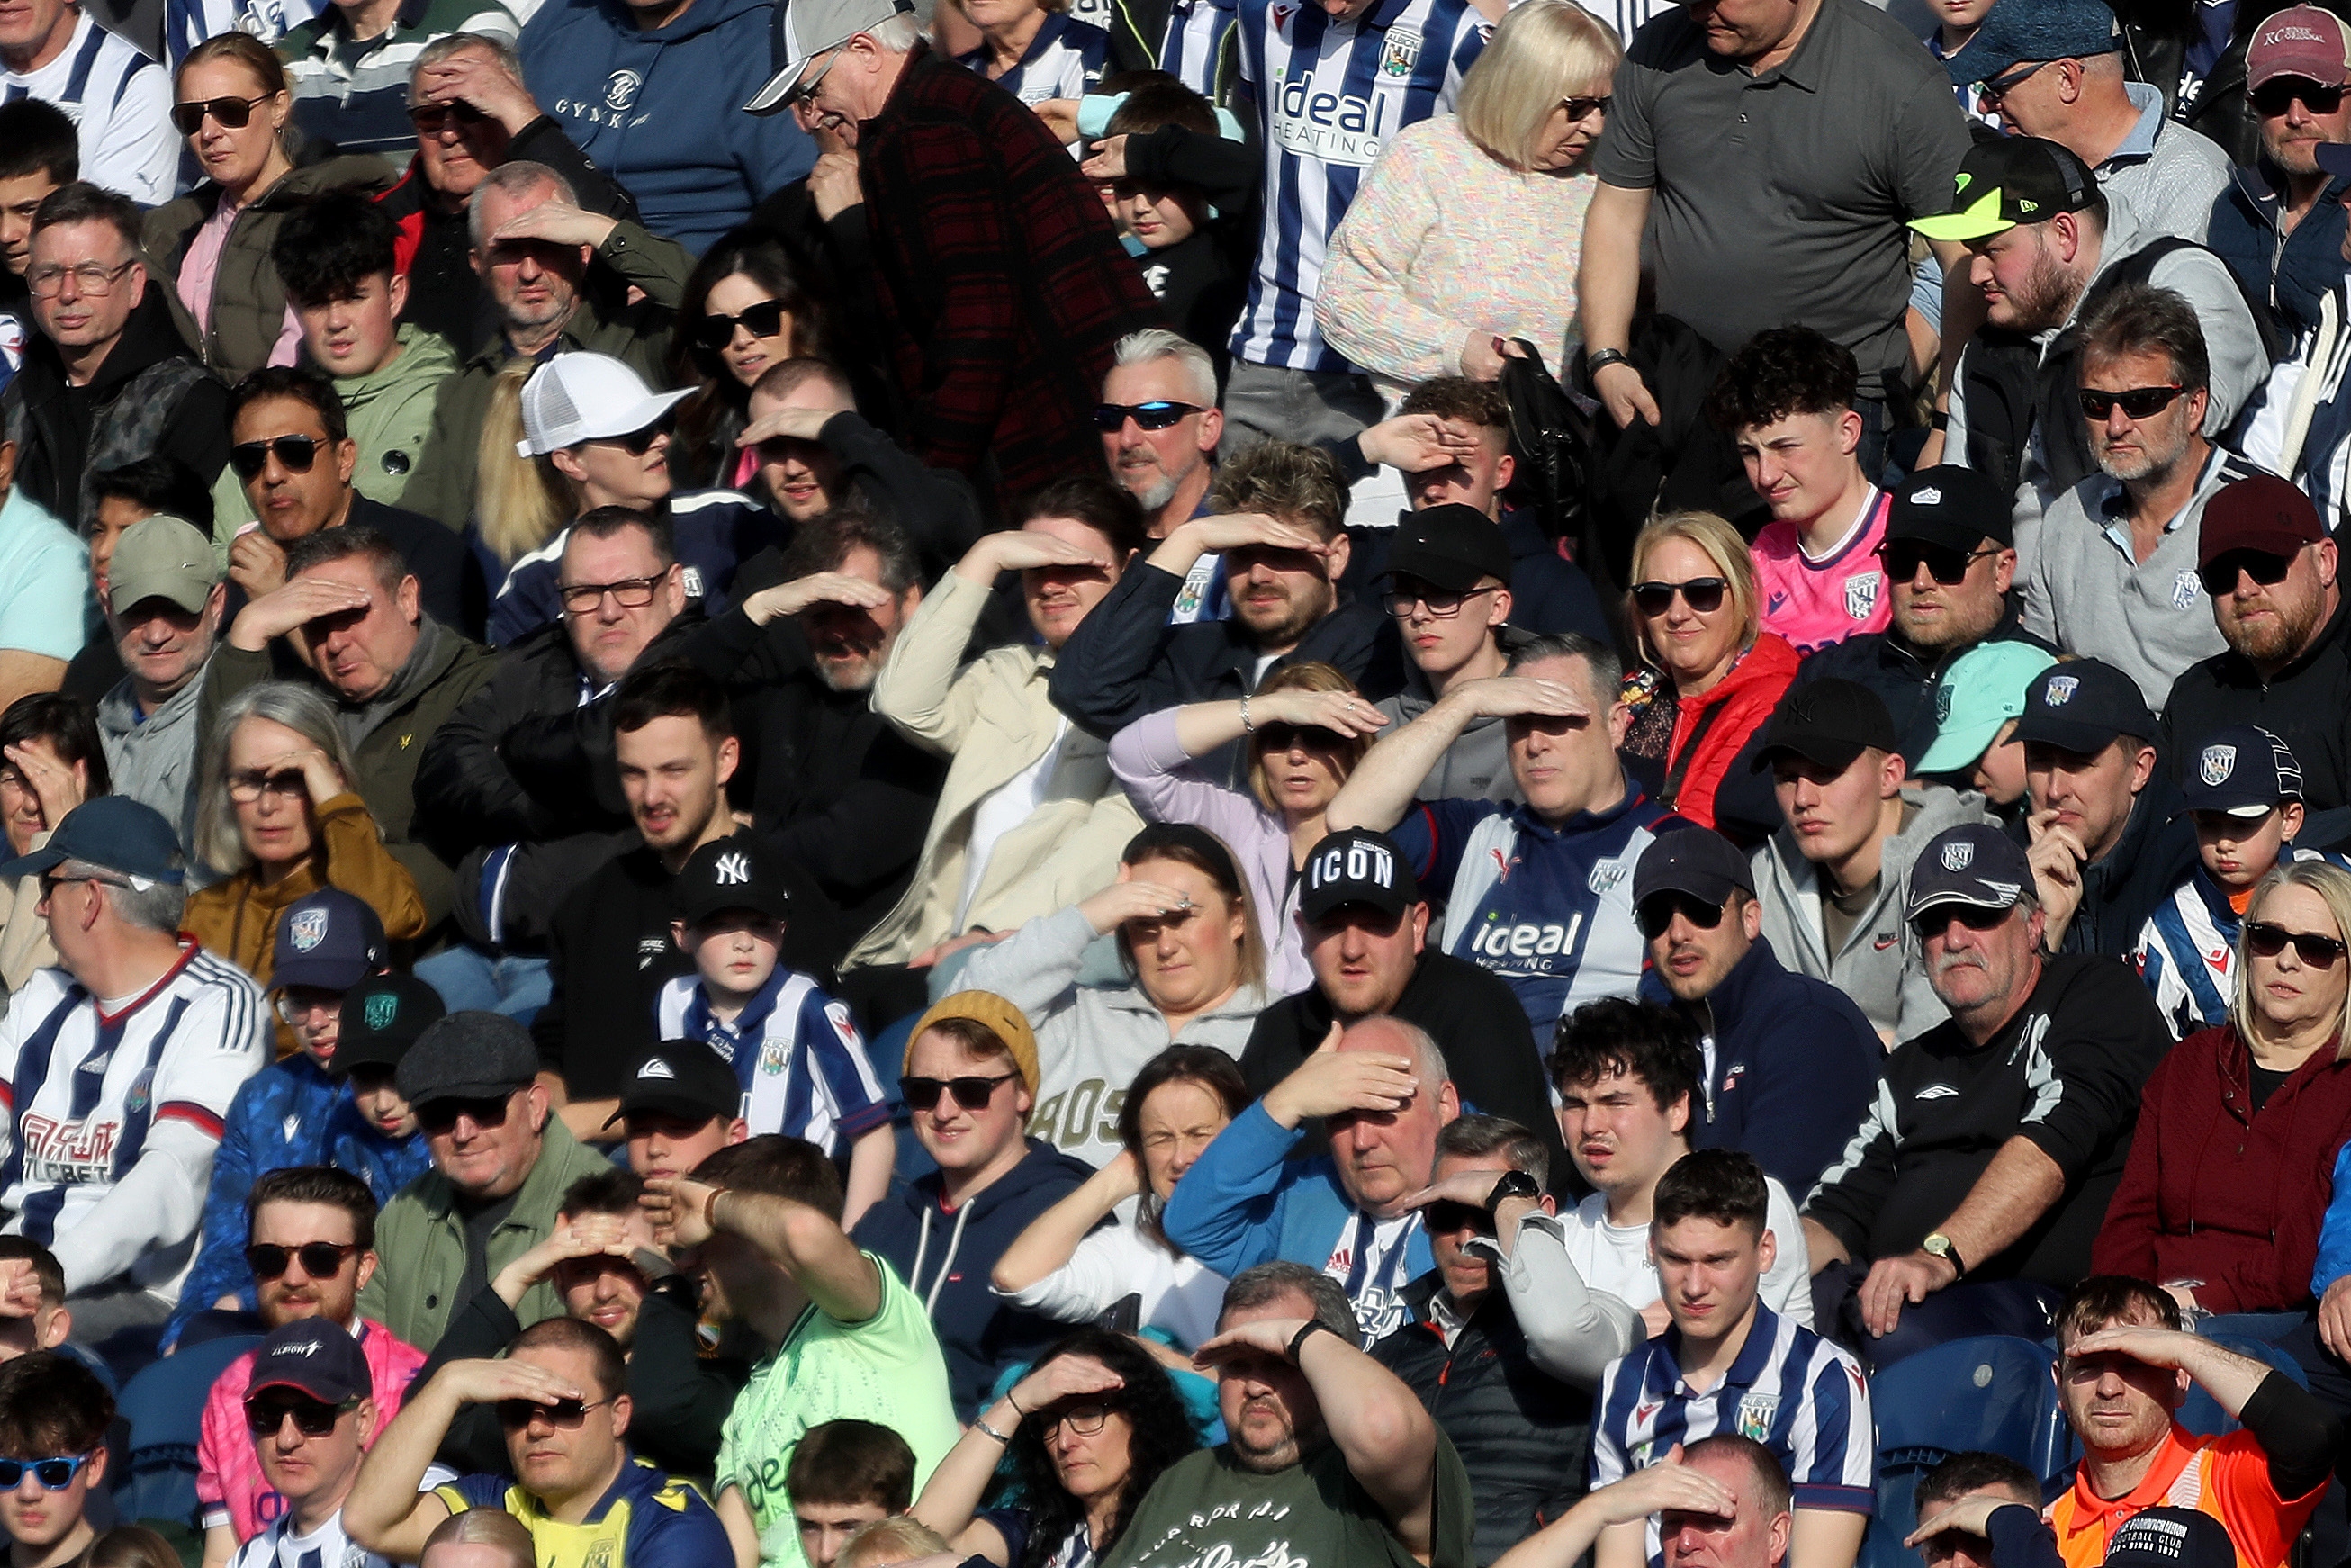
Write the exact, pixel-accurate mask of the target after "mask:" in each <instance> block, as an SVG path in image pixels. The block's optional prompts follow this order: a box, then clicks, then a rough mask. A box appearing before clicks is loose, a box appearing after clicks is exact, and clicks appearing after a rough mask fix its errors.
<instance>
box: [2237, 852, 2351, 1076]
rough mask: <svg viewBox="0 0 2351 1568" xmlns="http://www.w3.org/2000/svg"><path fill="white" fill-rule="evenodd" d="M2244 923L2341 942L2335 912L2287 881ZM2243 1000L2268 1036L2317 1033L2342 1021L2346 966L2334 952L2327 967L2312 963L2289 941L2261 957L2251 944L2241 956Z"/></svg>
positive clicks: (2350, 967) (2349, 973) (2350, 985)
mask: <svg viewBox="0 0 2351 1568" xmlns="http://www.w3.org/2000/svg"><path fill="white" fill-rule="evenodd" d="M2245 918H2246V921H2247V923H2248V924H2250V923H2252V922H2253V921H2256V920H2258V921H2262V922H2264V923H2265V924H2268V925H2278V926H2283V928H2284V929H2285V930H2286V931H2287V932H2288V933H2289V934H2291V935H2293V936H2328V937H2332V938H2334V939H2335V941H2337V942H2340V941H2342V940H2343V928H2342V927H2341V926H2340V925H2336V924H2335V913H2334V911H2332V910H2330V909H2328V908H2327V907H2326V901H2325V899H2323V898H2321V897H2319V896H2318V894H2317V892H2316V890H2315V889H2313V888H2307V887H2303V886H2301V885H2299V884H2297V883H2283V884H2282V885H2280V886H2277V887H2273V888H2272V889H2271V890H2270V894H2269V896H2268V897H2266V898H2263V899H2262V900H2260V901H2259V902H2258V903H2256V904H2254V905H2253V906H2252V909H2250V910H2248V911H2247V912H2246V915H2245ZM2245 969H2246V985H2247V992H2246V994H2247V997H2248V998H2249V999H2250V1000H2251V1002H2252V1009H2253V1014H2254V1016H2255V1017H2256V1018H2258V1019H2261V1020H2262V1025H2263V1027H2264V1028H2265V1029H2266V1030H2267V1031H2268V1032H2269V1033H2270V1034H2271V1035H2272V1036H2273V1037H2275V1038H2278V1039H2285V1038H2289V1037H2291V1036H2293V1035H2294V1034H2296V1033H2299V1032H2301V1031H2303V1030H2321V1029H2324V1028H2325V1027H2326V1026H2327V1024H2328V1023H2329V1022H2330V1021H2333V1020H2338V1019H2341V1018H2342V1017H2343V998H2344V996H2345V993H2346V990H2351V962H2346V960H2345V957H2344V956H2343V955H2342V954H2340V953H2337V954H2336V955H2335V958H2334V961H2333V962H2331V963H2328V964H2324V965H2320V964H2313V963H2311V962H2310V961H2309V960H2308V959H2306V958H2304V956H2302V954H2301V952H2300V950H2299V949H2297V948H2296V947H2295V946H2294V944H2293V943H2291V942H2288V943H2287V944H2286V945H2285V946H2283V947H2282V948H2280V949H2279V950H2278V952H2277V954H2276V955H2275V956H2271V957H2264V956H2262V955H2261V954H2260V953H2258V952H2255V951H2253V950H2252V948H2251V947H2250V946H2248V948H2247V950H2246V958H2245Z"/></svg>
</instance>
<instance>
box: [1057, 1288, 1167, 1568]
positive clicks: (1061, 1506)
mask: <svg viewBox="0 0 2351 1568" xmlns="http://www.w3.org/2000/svg"><path fill="white" fill-rule="evenodd" d="M1063 1355H1084V1356H1091V1357H1092V1358H1093V1359H1094V1360H1096V1361H1099V1362H1101V1363H1102V1365H1104V1366H1106V1367H1108V1368H1109V1369H1110V1370H1111V1371H1112V1372H1114V1373H1116V1374H1117V1375H1118V1376H1119V1380H1120V1381H1121V1382H1122V1383H1123V1384H1124V1385H1125V1386H1124V1387H1123V1388H1120V1389H1119V1390H1117V1391H1116V1392H1115V1393H1113V1394H1108V1395H1104V1396H1102V1403H1104V1404H1106V1405H1108V1406H1110V1407H1111V1408H1112V1409H1113V1410H1114V1411H1116V1412H1117V1413H1118V1414H1120V1415H1122V1416H1125V1417H1126V1419H1127V1424H1128V1426H1129V1427H1132V1428H1133V1430H1132V1433H1131V1435H1130V1436H1129V1437H1128V1438H1127V1440H1126V1454H1127V1468H1126V1484H1125V1486H1123V1488H1121V1489H1120V1491H1119V1499H1118V1511H1117V1513H1116V1514H1114V1515H1113V1516H1112V1520H1111V1530H1110V1539H1109V1540H1108V1541H1097V1542H1094V1543H1093V1548H1094V1555H1095V1556H1096V1557H1097V1558H1101V1557H1104V1556H1106V1555H1108V1553H1109V1552H1110V1549H1111V1547H1112V1546H1113V1545H1114V1544H1115V1543H1116V1542H1117V1541H1118V1538H1119V1537H1120V1536H1122V1535H1123V1534H1125V1533H1126V1527H1127V1524H1128V1522H1129V1521H1132V1520H1133V1519H1134V1511H1135V1510H1136V1509H1137V1508H1138V1507H1140V1506H1141V1505H1142V1502H1143V1499H1144V1494H1145V1493H1146V1492H1148V1491H1150V1490H1151V1488H1152V1484H1153V1483H1154V1482H1155V1481H1156V1480H1158V1479H1159V1478H1160V1477H1161V1476H1163V1475H1165V1473H1166V1472H1167V1469H1168V1467H1169V1466H1171V1465H1173V1464H1175V1461H1176V1460H1178V1459H1180V1458H1183V1457H1184V1456H1185V1455H1186V1454H1189V1453H1191V1452H1192V1451H1193V1450H1194V1449H1196V1448H1198V1447H1199V1446H1200V1433H1199V1429H1198V1428H1197V1427H1194V1426H1193V1424H1192V1415H1191V1412H1190V1411H1188V1410H1186V1408H1185V1407H1184V1398H1183V1396H1181V1395H1179V1394H1177V1393H1176V1392H1175V1380H1174V1379H1173V1378H1171V1377H1169V1376H1168V1375H1167V1373H1166V1369H1165V1368H1164V1367H1162V1366H1161V1365H1160V1364H1158V1363H1157V1362H1155V1361H1154V1360H1152V1359H1151V1356H1150V1354H1149V1353H1147V1352H1146V1351H1144V1349H1143V1348H1142V1347H1141V1346H1140V1345H1138V1344H1136V1343H1134V1341H1133V1340H1131V1339H1129V1338H1127V1337H1126V1336H1125V1335H1124V1334H1118V1333H1110V1332H1109V1331H1108V1330H1106V1329H1080V1330H1079V1331H1078V1332H1077V1333H1073V1334H1071V1335H1070V1336H1069V1337H1068V1338H1067V1339H1064V1340H1061V1342H1059V1343H1056V1344H1055V1345H1053V1347H1052V1348H1051V1349H1050V1350H1048V1351H1046V1352H1045V1354H1042V1355H1040V1356H1039V1357H1038V1358H1037V1361H1036V1364H1037V1365H1039V1366H1042V1365H1044V1364H1046V1363H1047V1362H1049V1361H1051V1360H1053V1359H1054V1358H1055V1357H1056V1356H1063ZM1039 1414H1040V1413H1037V1412H1032V1413H1031V1414H1029V1416H1027V1417H1026V1418H1024V1419H1023V1420H1022V1421H1021V1423H1020V1427H1019V1430H1018V1431H1016V1432H1014V1433H1013V1434H1012V1448H1011V1463H1012V1470H1013V1474H1014V1476H1015V1477H1016V1478H1017V1479H1018V1481H1019V1489H1020V1493H1021V1495H1022V1496H1025V1497H1026V1498H1027V1499H1028V1500H1029V1544H1028V1547H1027V1549H1026V1550H1025V1551H1024V1552H1022V1553H1021V1556H1020V1561H1019V1563H1017V1564H1015V1565H1014V1568H1046V1564H1048V1563H1050V1562H1051V1561H1052V1560H1053V1553H1054V1552H1056V1551H1058V1550H1059V1549H1060V1548H1061V1542H1064V1541H1066V1540H1068V1539H1069V1535H1070V1531H1073V1530H1075V1529H1077V1528H1078V1527H1079V1526H1080V1525H1081V1524H1083V1523H1084V1522H1085V1521H1086V1511H1085V1505H1084V1504H1082V1503H1081V1502H1079V1501H1078V1500H1077V1499H1076V1498H1073V1497H1071V1495H1070V1494H1069V1493H1068V1492H1067V1491H1066V1490H1063V1489H1062V1486H1061V1476H1060V1475H1059V1474H1058V1473H1057V1472H1056V1471H1055V1470H1054V1469H1053V1460H1052V1457H1051V1456H1050V1454H1048V1453H1047V1452H1046V1451H1045V1426H1044V1423H1043V1422H1042V1421H1041V1420H1040V1419H1039Z"/></svg>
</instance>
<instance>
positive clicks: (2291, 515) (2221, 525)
mask: <svg viewBox="0 0 2351 1568" xmlns="http://www.w3.org/2000/svg"><path fill="white" fill-rule="evenodd" d="M2198 530H2199V531H2198V534H2197V550H2196V564H2197V565H2198V566H2199V567H2205V566H2210V564H2211V563H2212V562H2214V561H2215V560H2218V559H2220V557H2222V556H2224V555H2226V554H2228V553H2229V552H2230V551H2231V550H2232V549H2257V550H2261V551H2262V552H2263V553H2265V554H2268V555H2281V556H2291V555H2293V554H2294V553H2295V552H2296V551H2297V550H2299V549H2302V547H2303V546H2304V545H2307V544H2315V543H2317V542H2318V541H2319V540H2320V539H2323V538H2325V537H2326V529H2325V527H2324V526H2323V525H2322V524H2321V523H2320V522H2319V520H2318V508H2317V507H2314V506H2312V505H2311V504H2310V497H2307V496H2305V495H2304V494H2303V493H2302V492H2301V491H2300V490H2297V489H2295V488H2294V486H2292V485H2290V484H2288V483H2286V481H2284V480H2283V479H2281V478H2279V477H2278V476H2275V475H2274V474H2255V475H2252V476H2249V477H2247V478H2243V479H2240V480H2238V481H2237V482H2236V483H2235V484H2233V485H2223V486H2221V487H2220V491H2219V492H2218V493H2217V494H2215V495H2214V496H2213V497H2212V498H2211V499H2210V501H2207V502H2206V503H2204V520H2203V521H2202V522H2201V523H2200V524H2199V525H2198Z"/></svg>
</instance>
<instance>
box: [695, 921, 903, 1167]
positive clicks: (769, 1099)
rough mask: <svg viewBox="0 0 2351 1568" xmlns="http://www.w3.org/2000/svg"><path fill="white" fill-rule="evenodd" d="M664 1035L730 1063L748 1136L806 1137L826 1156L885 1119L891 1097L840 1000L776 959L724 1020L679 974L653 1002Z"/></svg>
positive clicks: (698, 981) (841, 1150)
mask: <svg viewBox="0 0 2351 1568" xmlns="http://www.w3.org/2000/svg"><path fill="white" fill-rule="evenodd" d="M654 1006H655V1008H656V1009H657V1014H658V1020H659V1023H660V1027H661V1038H662V1039H664V1040H700V1041H702V1042H703V1043H704V1044H705V1045H707V1046H709V1047H710V1049H711V1050H713V1051H716V1052H717V1053H718V1054H719V1056H720V1057H722V1058H723V1059H725V1061H726V1064H727V1065H728V1066H730V1067H732V1068H734V1069H735V1081H736V1082H737V1083H739V1084H740V1085H741V1086H742V1089H743V1102H742V1108H741V1111H740V1114H741V1116H742V1118H743V1121H744V1123H745V1124H747V1126H748V1127H749V1128H750V1130H751V1135H752V1136H753V1137H755V1138H756V1137H758V1135H759V1134H762V1133H782V1134H785V1135H786V1136H788V1137H794V1138H805V1139H807V1140H808V1141H809V1142H810V1143H811V1144H814V1145H816V1146H817V1147H818V1148H820V1149H822V1150H823V1151H824V1152H825V1153H826V1154H828V1155H840V1154H842V1153H844V1152H846V1151H847V1149H848V1147H849V1145H852V1144H853V1143H855V1142H856V1141H857V1140H858V1139H859V1138H862V1137H863V1136H864V1135H865V1134H868V1133H870V1132H872V1130H873V1129H874V1128H876V1127H879V1126H881V1125H883V1124H885V1123H887V1122H888V1121H889V1120H890V1096H889V1094H888V1092H886V1091H884V1090H883V1087H882V1080H881V1079H880V1078H879V1077H878V1076H877V1075H876V1074H875V1073H874V1071H873V1062H872V1059H871V1058H870V1057H868V1056H867V1055H866V1054H865V1040H864V1037H863V1036H862V1035H860V1034H859V1033H858V1032H857V1025H856V1022H855V1021H854V1020H853V1019H851V1018H850V1016H849V1009H848V1006H847V1005H846V1004H844V1003H841V1002H837V1001H835V1000H833V999H832V998H831V997H829V996H826V995H825V994H824V992H823V991H821V990H820V989H818V988H817V983H816V981H815V980H813V979H811V978H810V977H808V976H806V975H802V974H799V973H797V972H795V971H793V970H790V969H787V968H784V967H782V966H780V965H778V967H777V969H776V972H775V973H774V974H773V975H770V976H769V977H768V983H767V984H766V985H765V986H763V987H761V988H760V989H759V994H758V996H756V997H754V998H751V1002H750V1005H749V1006H748V1007H746V1008H745V1009H743V1010H742V1011H741V1012H740V1013H738V1014H737V1015H736V1018H735V1021H734V1022H733V1023H731V1024H729V1023H723V1022H721V1021H720V1020H719V1019H717V1018H716V1017H714V1016H713V1015H712V1013H711V1011H710V1003H709V999H708V998H707V997H705V995H704V993H703V988H702V981H701V979H700V978H699V977H696V976H694V975H682V976H680V977H678V978H676V979H674V980H672V981H670V982H669V983H668V984H667V985H664V987H662V989H661V997H660V998H659V1000H658V1001H657V1002H656V1003H655V1004H654Z"/></svg>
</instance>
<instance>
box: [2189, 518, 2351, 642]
mask: <svg viewBox="0 0 2351 1568" xmlns="http://www.w3.org/2000/svg"><path fill="white" fill-rule="evenodd" d="M2231 553H2232V554H2235V555H2236V556H2238V558H2239V559H2238V560H2237V561H2235V562H2233V563H2231V564H2234V565H2235V566H2236V567H2237V586H2236V588H2235V590H2234V591H2231V592H2225V593H2222V594H2220V596H2219V597H2218V598H2216V599H2214V600H2213V601H2212V620H2213V623H2214V624H2215V625H2217V626H2218V627H2220V636H2221V639H2222V641H2224V642H2226V643H2228V644H2229V646H2230V647H2231V648H2233V649H2235V650H2236V651H2237V652H2238V653H2241V654H2243V655H2244V656H2245V657H2246V658H2248V659H2251V660H2252V662H2253V663H2255V664H2284V663H2286V662H2287V661H2289V660H2291V659H2294V658H2295V657H2297V656H2298V655H2300V653H2302V651H2303V650H2304V648H2306V647H2308V646H2309V645H2310V641H2311V638H2312V637H2313V636H2314V635H2315V634H2316V632H2317V631H2318V629H2319V627H2320V626H2321V625H2323V624H2324V623H2325V619H2326V593H2327V590H2328V589H2330V588H2332V587H2333V586H2334V584H2335V569H2336V564H2337V560H2338V552H2337V550H2336V549H2335V541H2334V540H2333V539H2321V540H2319V541H2318V542H2317V543H2316V544H2311V545H2304V547H2303V548H2302V549H2299V550H2296V551H2295V552H2294V559H2293V560H2292V561H2290V562H2289V563H2288V564H2287V566H2286V569H2285V575H2284V576H2283V577H2282V578H2280V579H2279V580H2277V581H2275V582H2271V583H2263V582H2259V581H2256V580H2254V576H2253V573H2252V572H2251V571H2248V570H2245V562H2244V560H2243V557H2244V556H2245V555H2246V554H2247V553H2248V552H2245V551H2234V552H2231ZM2228 559H2229V557H2228V556H2227V555H2223V556H2222V557H2220V559H2218V560H2215V561H2214V562H2213V563H2212V564H2213V565H2214V566H2216V567H2217V566H2220V564H2221V563H2222V562H2223V561H2227V560H2228ZM2263 570H2267V569H2266V568H2264V569H2263Z"/></svg>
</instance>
